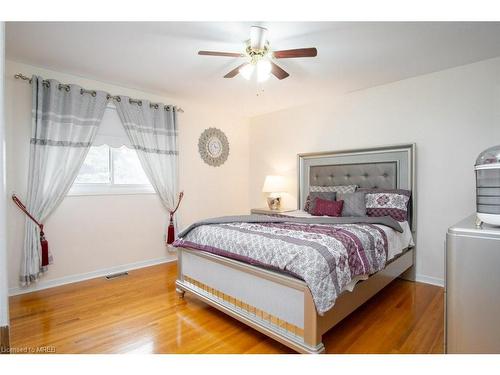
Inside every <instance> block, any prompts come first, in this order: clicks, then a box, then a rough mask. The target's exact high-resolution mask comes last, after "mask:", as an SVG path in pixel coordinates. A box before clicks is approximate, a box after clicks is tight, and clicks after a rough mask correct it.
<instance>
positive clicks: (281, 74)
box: [271, 61, 290, 80]
mask: <svg viewBox="0 0 500 375" xmlns="http://www.w3.org/2000/svg"><path fill="white" fill-rule="evenodd" d="M271 66H272V68H271V73H273V75H274V76H275V77H276V78H278V79H280V80H281V79H284V78H286V77H288V76H289V75H290V74H288V73H287V72H285V71H284V70H283V69H281V68H280V67H279V66H278V65H276V64H275V63H273V62H272V61H271Z"/></svg>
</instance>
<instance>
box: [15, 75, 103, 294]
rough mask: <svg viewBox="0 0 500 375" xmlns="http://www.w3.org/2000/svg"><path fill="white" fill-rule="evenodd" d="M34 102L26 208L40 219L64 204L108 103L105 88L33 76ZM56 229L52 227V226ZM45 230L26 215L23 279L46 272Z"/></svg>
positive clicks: (25, 283) (22, 281)
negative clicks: (42, 239)
mask: <svg viewBox="0 0 500 375" xmlns="http://www.w3.org/2000/svg"><path fill="white" fill-rule="evenodd" d="M31 82H32V89H33V106H32V134H31V149H30V165H29V175H28V196H27V200H26V207H27V209H28V211H29V212H30V213H31V214H32V215H33V216H34V217H35V218H36V219H37V220H38V221H39V222H42V223H43V222H44V221H45V220H46V219H47V217H48V216H49V215H50V214H51V213H52V212H53V211H54V210H55V208H56V207H57V206H59V204H60V203H61V202H62V200H63V199H64V197H65V196H66V194H67V192H68V190H69V189H70V187H71V185H72V184H73V181H74V180H75V178H76V176H77V174H78V172H79V170H80V167H81V165H82V164H83V161H84V159H85V156H86V155H87V152H88V150H89V148H90V146H91V144H92V142H93V140H94V138H95V135H96V133H97V129H98V126H99V124H100V123H101V119H102V116H103V114H104V109H105V108H106V103H107V101H108V98H107V94H106V93H105V92H102V91H86V90H83V89H82V88H81V87H80V86H77V85H62V84H60V83H59V82H57V81H55V80H48V81H45V80H43V79H42V78H41V77H38V76H33V77H32V81H31ZM49 232H50V229H49ZM39 235H40V232H39V228H38V226H37V225H35V224H34V223H33V222H32V221H31V220H30V219H29V218H26V232H25V240H24V253H23V260H22V264H21V275H20V278H21V283H22V284H23V285H28V284H30V283H31V282H33V281H36V280H37V278H38V277H39V275H40V273H41V272H43V271H45V267H42V264H41V256H40V236H39Z"/></svg>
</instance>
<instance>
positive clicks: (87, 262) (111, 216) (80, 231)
mask: <svg viewBox="0 0 500 375" xmlns="http://www.w3.org/2000/svg"><path fill="white" fill-rule="evenodd" d="M18 72H21V73H23V74H26V75H29V76H31V74H39V75H41V76H43V77H47V78H55V79H58V80H59V81H61V82H66V83H76V84H79V85H81V86H83V87H86V88H89V89H100V90H105V91H107V92H110V93H112V94H121V95H128V96H130V97H133V98H144V99H149V100H152V101H155V102H162V103H171V104H176V105H180V106H182V107H183V109H184V110H185V112H184V113H183V114H180V115H179V127H180V135H179V150H180V156H179V159H180V187H181V189H183V190H184V192H185V198H184V201H183V204H182V206H181V209H180V212H179V219H180V224H181V226H184V225H187V224H189V223H191V222H192V221H194V220H197V219H200V218H205V217H209V216H220V215H228V214H238V213H244V212H247V211H248V209H249V204H248V202H249V195H248V168H249V160H248V154H249V150H248V138H249V136H248V120H247V119H245V118H242V117H240V116H238V115H235V114H234V113H231V112H230V111H227V110H221V109H218V108H214V107H205V106H203V105H202V104H200V103H195V102H191V101H187V100H181V99H179V98H173V99H170V98H164V97H159V96H157V95H152V94H148V93H145V92H140V91H137V90H133V89H128V88H124V87H118V86H114V85H111V84H106V83H103V82H97V81H92V80H89V79H85V78H81V77H77V76H72V75H67V74H63V73H59V72H54V71H48V70H45V69H40V68H36V67H32V66H28V65H24V64H20V63H16V62H12V61H7V64H6V75H5V77H6V100H7V102H6V110H7V121H6V124H7V193H8V194H11V193H12V192H16V193H17V194H19V195H20V196H21V197H25V194H26V185H27V171H28V158H29V139H30V129H31V87H30V85H29V84H27V83H26V82H24V81H20V80H16V79H14V78H13V76H14V74H15V73H18ZM211 126H214V127H217V128H220V129H222V130H223V131H224V132H225V133H226V135H227V137H228V139H229V142H230V155H229V158H228V160H227V162H226V163H225V164H224V165H223V166H221V167H218V168H213V167H210V166H208V165H206V164H204V163H203V161H202V160H201V158H200V156H199V154H198V137H199V135H200V134H201V132H202V131H203V130H204V129H205V128H207V127H211ZM7 214H8V249H9V250H8V269H9V287H10V288H16V287H18V271H19V265H20V260H21V249H22V241H23V233H24V217H23V214H22V213H21V212H20V211H19V210H18V209H17V207H16V206H15V205H14V204H11V202H9V205H8V213H7ZM166 219H167V215H166V213H165V212H164V211H163V209H162V208H161V206H160V203H159V201H158V200H157V197H156V196H155V195H119V196H84V197H81V196H79V197H77V196H70V197H67V198H66V199H65V200H64V201H63V203H62V204H61V206H60V207H59V208H58V209H57V210H56V212H55V213H54V214H53V215H52V216H51V217H50V218H49V219H48V220H47V222H46V230H45V232H46V235H47V238H48V240H49V244H50V248H51V251H52V253H53V255H54V264H53V265H51V266H50V267H49V271H48V272H47V273H46V274H45V275H44V276H43V279H42V281H41V283H40V284H41V285H43V284H44V283H45V284H47V283H51V282H52V283H53V282H54V281H57V280H60V279H62V278H67V277H72V276H74V275H81V274H85V273H88V272H93V271H97V270H101V269H107V268H110V267H115V266H119V265H124V264H130V263H136V262H143V261H148V260H154V259H161V258H165V257H170V258H173V257H174V256H175V255H174V254H172V253H169V252H168V251H167V250H166V247H165V246H164V242H163V241H164V239H163V234H164V229H165V224H166Z"/></svg>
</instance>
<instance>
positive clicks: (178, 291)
mask: <svg viewBox="0 0 500 375" xmlns="http://www.w3.org/2000/svg"><path fill="white" fill-rule="evenodd" d="M175 292H176V293H177V296H178V297H179V298H184V294H185V293H186V292H185V291H183V290H182V289H179V288H175Z"/></svg>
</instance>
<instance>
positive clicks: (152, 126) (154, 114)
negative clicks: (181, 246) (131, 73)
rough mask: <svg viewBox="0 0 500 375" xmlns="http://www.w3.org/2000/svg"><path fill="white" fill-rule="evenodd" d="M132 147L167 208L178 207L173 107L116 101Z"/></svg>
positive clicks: (176, 152)
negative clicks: (176, 205)
mask: <svg viewBox="0 0 500 375" xmlns="http://www.w3.org/2000/svg"><path fill="white" fill-rule="evenodd" d="M115 104H116V109H117V111H118V115H119V116H120V119H121V120H122V123H123V127H124V128H125V132H126V133H127V135H128V137H129V139H130V142H131V144H132V147H133V148H134V149H135V150H136V151H137V155H138V157H139V160H140V162H141V165H142V168H143V169H144V172H145V173H146V176H148V178H149V181H150V182H151V185H153V188H154V189H155V191H156V193H157V194H158V196H159V197H160V200H161V202H162V204H163V206H164V207H165V208H166V209H167V210H169V209H172V208H174V206H175V204H176V199H177V193H178V182H177V174H178V155H179V153H178V149H177V134H178V133H177V113H176V111H175V109H174V108H173V106H163V105H158V104H151V103H150V102H149V101H147V100H142V101H139V102H138V103H137V102H135V101H134V102H131V101H130V98H128V97H126V96H120V99H119V100H115Z"/></svg>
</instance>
